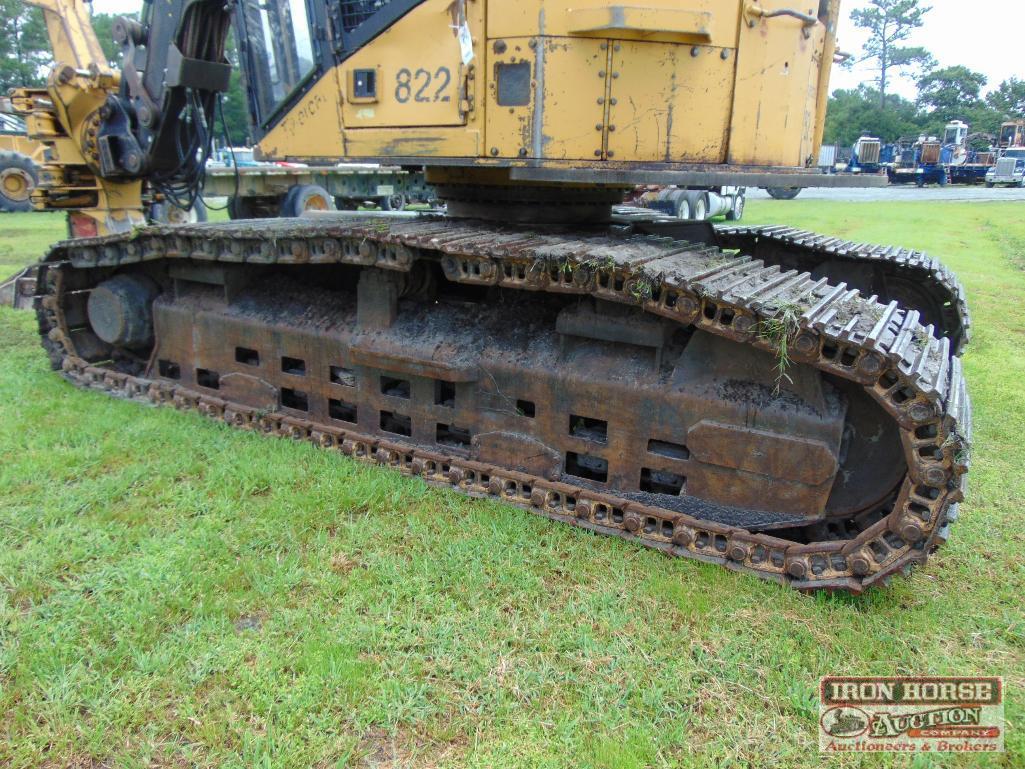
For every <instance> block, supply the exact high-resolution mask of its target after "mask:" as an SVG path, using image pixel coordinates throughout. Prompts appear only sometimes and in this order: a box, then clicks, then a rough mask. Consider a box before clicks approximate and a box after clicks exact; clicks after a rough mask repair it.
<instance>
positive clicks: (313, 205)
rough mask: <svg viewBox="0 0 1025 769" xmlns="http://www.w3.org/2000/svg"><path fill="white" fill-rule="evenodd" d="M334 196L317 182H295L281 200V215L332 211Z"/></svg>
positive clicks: (293, 215) (333, 208) (289, 215)
mask: <svg viewBox="0 0 1025 769" xmlns="http://www.w3.org/2000/svg"><path fill="white" fill-rule="evenodd" d="M334 210H336V208H335V199H334V197H333V196H332V195H331V194H330V193H329V192H328V191H327V190H325V189H324V188H323V187H321V186H320V185H319V184H297V185H295V186H294V187H292V188H291V189H290V190H289V191H288V192H287V193H286V194H285V199H284V200H283V201H281V216H284V217H296V216H302V215H303V214H304V213H306V212H307V211H334Z"/></svg>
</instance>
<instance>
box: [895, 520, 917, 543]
mask: <svg viewBox="0 0 1025 769" xmlns="http://www.w3.org/2000/svg"><path fill="white" fill-rule="evenodd" d="M900 536H901V539H903V540H904V541H905V542H909V543H911V544H914V543H915V542H917V541H918V540H920V539H921V538H922V527H921V525H920V524H918V523H917V522H915V521H905V522H904V523H903V524H901V527H900Z"/></svg>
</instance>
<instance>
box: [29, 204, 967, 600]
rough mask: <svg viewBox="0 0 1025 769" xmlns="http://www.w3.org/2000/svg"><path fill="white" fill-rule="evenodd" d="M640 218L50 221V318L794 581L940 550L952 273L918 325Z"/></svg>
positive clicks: (307, 436)
mask: <svg viewBox="0 0 1025 769" xmlns="http://www.w3.org/2000/svg"><path fill="white" fill-rule="evenodd" d="M640 229H641V228H636V227H633V226H632V225H620V226H613V227H611V228H609V227H601V226H598V225H596V226H594V227H592V228H591V229H585V230H584V231H581V230H580V228H579V227H578V228H577V229H575V230H573V231H569V230H565V231H564V230H561V229H559V228H557V227H544V228H528V227H525V226H516V227H505V228H496V227H495V225H494V224H493V223H476V222H473V221H469V220H462V221H460V220H452V219H440V218H429V217H424V218H421V219H416V220H396V219H379V218H378V219H375V218H372V217H364V218H347V219H330V218H328V219H321V220H259V221H238V222H234V223H231V224H211V225H189V226H183V227H154V228H150V229H147V230H145V231H141V232H139V233H136V234H135V235H126V236H115V237H110V238H100V239H92V240H84V241H75V242H68V243H64V244H61V245H59V246H57V247H55V248H54V250H53V251H52V252H51V253H50V255H49V257H48V259H47V260H46V262H44V263H43V264H42V265H41V266H40V272H39V279H38V285H39V290H40V293H41V296H40V298H39V300H38V313H39V319H40V330H41V333H42V334H43V339H44V345H45V346H46V347H47V349H48V351H49V353H50V355H51V359H52V361H53V363H54V365H55V367H59V368H60V369H61V370H62V371H63V373H64V375H65V376H66V377H67V378H68V379H69V380H70V381H72V382H74V383H75V384H78V385H80V386H84V387H91V388H97V389H102V390H106V391H108V392H110V393H112V394H116V395H121V396H125V397H130V398H135V399H140V400H146V401H150V402H153V403H157V404H168V405H173V406H175V407H177V408H180V409H194V410H198V411H200V412H201V413H204V414H206V415H208V416H210V417H213V418H216V419H220V420H223V421H225V422H227V423H229V424H232V425H237V426H239V427H243V428H247V429H255V430H260V431H264V432H267V433H272V434H277V435H284V436H288V437H291V438H295V439H300V440H310V441H313V442H314V443H316V444H318V445H320V446H323V447H324V448H326V449H328V450H335V451H340V452H341V453H343V454H345V455H348V456H351V457H354V458H359V459H364V460H366V461H371V462H377V463H380V464H383V465H388V466H392V467H395V468H397V469H399V470H401V471H402V472H406V473H409V474H414V475H418V476H421V477H422V478H424V479H425V480H426V481H427V482H429V483H433V484H440V485H445V486H449V487H452V488H455V489H458V490H461V491H463V492H465V493H468V494H471V495H477V496H489V497H493V498H495V499H501V500H504V501H506V502H509V503H512V504H515V505H518V506H520V507H524V508H527V509H529V510H531V511H533V512H536V513H539V514H542V515H545V516H547V517H550V518H554V519H557V520H561V521H564V522H569V523H573V524H576V525H579V526H582V527H585V528H588V529H591V530H594V531H597V532H601V533H605V534H615V535H618V536H622V537H624V538H627V539H630V540H635V541H638V542H642V543H644V544H646V545H648V546H651V547H655V548H657V549H660V550H663V551H665V552H667V553H671V554H673V555H680V556H688V557H693V558H698V559H701V560H705V561H711V562H716V563H720V564H723V565H725V566H727V567H728V568H733V569H737V570H743V571H747V572H750V573H753V574H757V575H758V576H761V577H764V578H768V579H774V580H777V581H782V582H786V583H789V584H791V585H793V586H795V587H797V588H800V589H808V590H811V589H821V588H826V589H843V590H849V591H853V592H859V591H861V590H863V589H864V588H865V587H868V586H871V585H873V584H877V583H879V582H881V581H885V580H886V579H887V578H888V576H889V575H891V574H893V573H895V572H897V571H901V570H904V569H905V568H906V567H908V566H910V565H911V564H914V563H921V562H923V561H924V560H925V559H926V557H927V555H928V554H929V553H930V552H931V551H932V550H934V549H935V547H937V546H938V545H939V544H940V543H942V542H943V541H944V540H945V539H946V537H947V532H948V529H949V525H950V523H951V522H952V521H953V520H954V518H955V517H956V512H957V505H958V503H959V502H960V501H961V499H962V498H963V490H964V484H965V478H966V475H965V474H966V471H967V469H968V440H969V436H970V412H969V403H968V397H967V394H966V391H965V385H964V380H963V377H962V373H961V363H960V359H959V358H958V357H957V356H956V354H955V350H957V349H959V347H960V345H961V344H962V342H963V339H964V338H965V332H966V330H967V325H968V323H967V314H966V311H965V309H964V305H963V294H962V293H961V292H960V288H959V286H957V284H956V281H953V279H952V277H951V276H949V274H944V276H943V277H942V279H941V280H939V281H938V283H939V284H943V285H945V286H946V289H942V288H940V289H937V290H936V291H935V292H932V293H930V296H929V299H930V301H931V302H933V303H934V304H935V303H938V306H940V307H943V308H945V311H939V314H938V315H937V314H936V313H937V311H936V309H935V307H934V306H932V305H930V306H929V307H926V308H924V309H925V310H926V312H928V313H932V316H930V317H933V316H935V317H936V318H938V321H937V323H938V326H933V325H924V326H923V325H922V324H921V323H920V318H921V315H920V313H919V311H918V310H917V309H916V308H914V307H913V306H907V305H902V304H901V303H900V302H899V301H897V300H898V299H900V298H902V296H901V295H899V292H895V293H897V294H898V296H896V297H895V298H894V299H893V300H892V301H890V300H889V298H888V299H887V301H886V302H880V301H877V298H878V297H877V296H863V295H862V294H861V293H859V291H858V290H856V289H852V288H849V287H848V286H847V285H844V284H840V285H833V284H832V283H831V282H830V278H829V268H826V267H824V268H823V269H824V270H825V275H824V276H818V275H813V274H809V272H807V271H798V270H784V269H781V267H780V266H778V265H779V264H786V263H787V260H788V259H789V258H794V259H797V258H798V255H794V254H790V255H787V254H783V256H782V257H781V256H780V249H781V248H782V247H780V246H777V248H776V256H775V257H771V258H770V257H767V260H768V261H769V262H770V263H769V264H766V263H765V262H762V261H759V260H756V259H754V258H752V257H751V256H749V255H745V253H744V251H751V250H755V249H753V248H751V245H752V244H751V243H750V242H743V238H744V237H748V239H749V241H750V239H751V237H752V236H749V235H744V234H738V233H733V235H732V237H734V238H735V240H734V241H730V242H726V243H725V245H727V246H730V247H732V248H740V249H741V253H740V254H734V253H732V252H729V251H724V250H722V249H721V248H718V247H715V246H709V245H703V244H696V243H693V242H688V241H682V240H678V239H674V238H672V237H659V236H657V235H644V234H638V232H639V231H640ZM763 237H764V233H763ZM754 245H755V246H757V245H758V244H757V243H756V244H754ZM799 257H800V258H801V259H803V260H804V262H803V264H804V265H806V266H807V265H808V262H809V260H812V261H813V260H814V256H809V255H808V254H807V253H802V254H800V255H799ZM847 258H848V260H852V261H853V262H855V263H857V262H858V261H859V258H860V257H859V256H858V254H856V253H855V254H849V255H848V257H847ZM874 258H875V259H876V261H877V262H878V261H880V259H882V261H886V260H885V257H880V256H878V255H876V257H874ZM891 261H893V262H896V261H898V260H897V259H893V260H891ZM904 261H907V260H906V259H905V260H904ZM918 268H922V265H919V266H918ZM894 269H897V268H896V267H894ZM909 269H917V268H915V267H910V268H909ZM923 269H924V268H923ZM812 272H814V270H812ZM930 274H932V273H930ZM925 284H926V285H928V282H927V281H926V282H925ZM943 290H946V291H947V292H948V294H950V292H953V297H954V298H953V299H951V298H950V296H949V295H946V294H943ZM865 293H866V294H867V293H868V291H867V290H866V291H865ZM937 297H938V298H937ZM959 298H960V304H958V299H959ZM150 307H151V308H152V310H151V311H150V310H149V309H148V308H150ZM951 308H953V309H951Z"/></svg>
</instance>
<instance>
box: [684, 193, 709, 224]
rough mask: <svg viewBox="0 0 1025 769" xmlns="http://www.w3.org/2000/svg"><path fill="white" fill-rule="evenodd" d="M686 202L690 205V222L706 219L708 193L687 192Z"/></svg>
mask: <svg viewBox="0 0 1025 769" xmlns="http://www.w3.org/2000/svg"><path fill="white" fill-rule="evenodd" d="M687 201H688V202H689V203H690V216H688V217H687V218H688V219H690V220H691V221H697V222H700V221H704V220H705V219H707V218H708V193H707V192H705V191H704V190H687Z"/></svg>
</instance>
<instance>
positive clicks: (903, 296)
mask: <svg viewBox="0 0 1025 769" xmlns="http://www.w3.org/2000/svg"><path fill="white" fill-rule="evenodd" d="M715 232H716V236H717V239H718V241H719V243H720V245H721V246H722V247H723V248H730V249H738V250H739V251H740V252H741V253H743V254H749V255H751V256H754V257H756V258H758V259H760V260H762V261H763V262H765V263H766V264H775V265H780V266H782V267H785V268H791V269H797V270H800V271H802V272H809V273H813V274H819V273H820V272H821V271H823V268H824V265H829V269H828V274H829V276H830V279H831V280H832V281H833V282H838V280H837V278H839V279H841V280H843V281H844V282H846V283H847V285H848V286H850V287H851V288H857V289H859V290H860V291H861V292H862V293H863V294H865V295H866V296H867V295H869V294H872V293H875V294H878V295H880V296H892V297H894V298H897V299H898V301H900V302H901V304H902V306H905V307H914V308H915V309H918V310H919V312H920V313H921V314H922V316H923V318H925V319H926V321H927V322H929V323H932V324H933V325H934V326H935V329H936V332H937V333H938V334H939V335H941V336H945V337H947V338H949V339H950V342H951V345H950V351H951V353H952V354H953V355H960V354H961V353H962V352H963V351H964V348H965V346H966V345H967V344H968V342H969V340H970V338H971V318H970V316H969V314H968V302H967V299H966V297H965V292H964V288H963V287H962V286H961V283H960V281H958V279H957V277H956V276H955V275H954V273H953V272H951V271H950V269H948V268H947V267H946V266H945V265H944V264H943V263H942V262H940V261H939V260H938V259H936V258H935V257H932V256H929V255H928V254H926V253H924V252H922V251H915V250H913V249H908V248H901V247H899V246H880V245H873V244H871V243H859V242H854V241H850V240H843V239H842V238H835V237H831V236H829V235H819V234H817V233H814V232H809V231H808V230H801V229H797V228H796V227H788V226H786V225H763V226H753V227H742V226H736V225H727V226H719V227H716V228H715Z"/></svg>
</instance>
